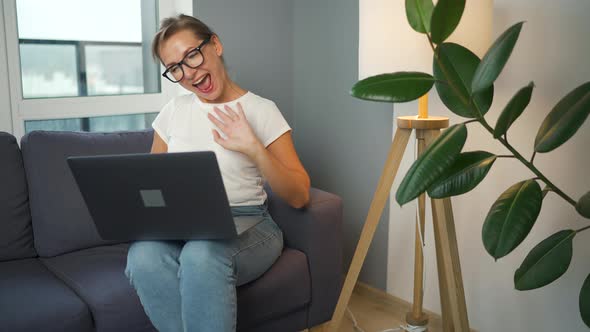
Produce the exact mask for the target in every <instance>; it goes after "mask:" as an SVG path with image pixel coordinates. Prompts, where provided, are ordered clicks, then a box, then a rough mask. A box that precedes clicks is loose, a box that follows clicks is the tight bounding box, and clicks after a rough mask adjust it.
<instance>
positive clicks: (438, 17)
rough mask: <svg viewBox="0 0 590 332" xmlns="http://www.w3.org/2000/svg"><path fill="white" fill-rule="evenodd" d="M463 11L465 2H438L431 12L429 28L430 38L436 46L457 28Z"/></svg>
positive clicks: (445, 0) (463, 0)
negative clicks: (430, 31)
mask: <svg viewBox="0 0 590 332" xmlns="http://www.w3.org/2000/svg"><path fill="white" fill-rule="evenodd" d="M464 9H465V0H439V1H438V3H437V4H436V6H435V7H434V10H433V11H432V19H431V22H430V28H431V30H432V34H431V38H432V41H433V42H434V43H436V44H440V43H442V42H444V41H445V39H447V38H448V37H449V36H450V35H451V34H452V33H453V31H455V28H457V25H459V21H461V16H462V15H463V10H464Z"/></svg>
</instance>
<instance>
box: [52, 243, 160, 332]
mask: <svg viewBox="0 0 590 332" xmlns="http://www.w3.org/2000/svg"><path fill="white" fill-rule="evenodd" d="M128 248H129V245H128V244H118V245H112V246H102V247H96V248H91V249H85V250H80V251H76V252H72V253H69V254H65V255H61V256H57V257H52V258H41V261H42V262H43V263H44V264H45V265H46V266H47V268H49V270H51V272H53V273H54V274H55V275H56V276H58V277H59V278H60V279H62V280H63V281H64V282H65V283H66V284H67V285H68V286H69V287H70V288H72V289H73V290H75V291H76V293H77V294H78V295H79V296H80V297H81V298H82V299H83V300H84V302H86V303H87V304H88V307H89V308H90V312H91V313H92V317H93V318H94V324H95V327H96V331H98V332H101V331H130V332H131V331H154V327H153V326H152V324H151V323H150V321H149V319H148V318H147V316H146V314H145V312H144V311H143V307H142V306H141V303H140V302H139V298H138V297H137V294H136V293H135V290H134V289H133V288H132V287H131V284H130V283H129V280H128V279H127V277H126V276H125V273H124V271H125V265H126V264H127V250H128Z"/></svg>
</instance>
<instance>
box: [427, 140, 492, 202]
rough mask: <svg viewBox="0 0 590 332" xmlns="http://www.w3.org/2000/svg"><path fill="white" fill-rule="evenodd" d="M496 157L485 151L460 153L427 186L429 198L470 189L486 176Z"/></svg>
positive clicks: (441, 196) (458, 193) (451, 194)
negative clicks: (450, 164) (434, 180)
mask: <svg viewBox="0 0 590 332" xmlns="http://www.w3.org/2000/svg"><path fill="white" fill-rule="evenodd" d="M496 158H497V157H496V155H494V154H491V153H489V152H486V151H472V152H465V153H461V154H460V155H459V156H458V157H457V159H456V160H455V162H454V163H453V165H452V166H451V167H450V168H449V169H447V170H446V171H445V172H444V174H442V175H441V176H440V177H439V178H438V180H437V181H436V182H434V183H433V184H432V185H431V186H430V188H428V195H429V196H430V197H431V198H444V197H449V196H456V195H461V194H464V193H466V192H468V191H470V190H471V189H473V188H475V187H476V186H477V185H478V184H479V183H480V182H481V181H482V180H483V179H484V178H485V177H486V175H487V174H488V171H489V170H490V168H492V165H493V164H494V161H496Z"/></svg>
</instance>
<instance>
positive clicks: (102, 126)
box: [25, 113, 158, 133]
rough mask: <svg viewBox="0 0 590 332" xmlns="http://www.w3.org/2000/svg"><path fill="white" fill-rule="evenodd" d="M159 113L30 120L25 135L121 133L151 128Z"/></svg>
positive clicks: (26, 123)
mask: <svg viewBox="0 0 590 332" xmlns="http://www.w3.org/2000/svg"><path fill="white" fill-rule="evenodd" d="M156 115H158V113H147V114H130V115H114V116H98V117H91V118H77V119H55V120H29V121H26V122H25V133H30V132H31V131H34V130H66V131H91V132H92V131H102V132H105V131H121V130H141V129H145V128H150V127H151V124H152V122H153V121H154V119H155V118H156Z"/></svg>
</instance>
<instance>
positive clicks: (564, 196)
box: [474, 104, 577, 206]
mask: <svg viewBox="0 0 590 332" xmlns="http://www.w3.org/2000/svg"><path fill="white" fill-rule="evenodd" d="M474 105H475V107H476V108H477V104H474ZM480 123H481V125H482V126H483V127H484V128H486V129H487V131H488V132H490V133H491V134H492V135H493V133H494V129H493V128H492V127H490V125H489V124H488V123H487V122H486V120H485V119H484V118H481V119H480ZM498 141H500V142H501V143H502V144H503V145H504V146H505V147H506V148H507V149H508V150H509V151H510V152H512V154H513V155H514V156H515V157H516V158H517V159H518V160H520V162H522V163H523V164H524V165H525V166H526V167H527V168H528V169H530V170H531V171H532V172H533V173H534V174H535V175H536V176H538V177H539V179H541V180H542V181H543V182H545V184H546V185H547V186H548V187H549V188H551V190H552V191H554V192H555V193H556V194H558V195H559V196H561V197H562V198H563V199H565V200H566V201H567V202H568V203H570V204H571V205H572V206H576V204H577V203H576V201H574V200H573V199H572V198H571V197H569V196H568V195H566V194H565V193H564V192H563V191H561V190H560V189H559V188H557V186H556V185H554V184H553V182H551V181H549V179H547V177H545V175H543V173H541V171H539V170H538V169H537V167H535V165H533V164H532V163H531V162H529V161H528V160H526V159H525V158H524V157H523V156H522V155H521V154H520V153H518V151H516V149H515V148H514V147H512V145H510V144H508V142H507V141H506V140H505V139H503V138H502V137H499V138H498Z"/></svg>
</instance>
